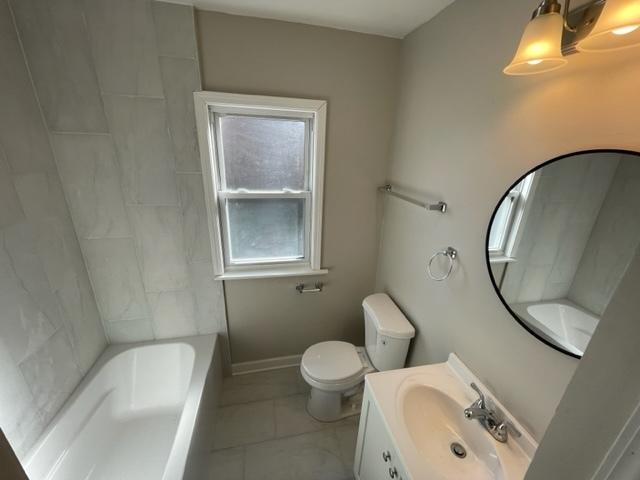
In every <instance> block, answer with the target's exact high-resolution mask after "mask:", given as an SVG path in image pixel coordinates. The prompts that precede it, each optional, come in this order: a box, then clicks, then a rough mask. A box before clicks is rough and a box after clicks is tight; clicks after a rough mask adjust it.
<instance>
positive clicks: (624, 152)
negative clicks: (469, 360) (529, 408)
mask: <svg viewBox="0 0 640 480" xmlns="http://www.w3.org/2000/svg"><path fill="white" fill-rule="evenodd" d="M589 153H619V154H621V155H633V156H636V157H638V158H640V152H635V151H633V150H624V149H617V148H597V149H593V150H580V151H577V152H572V153H567V154H565V155H561V156H559V157H555V158H552V159H551V160H547V161H546V162H544V163H541V164H540V165H536V166H535V167H533V168H532V169H530V170H529V171H527V172H526V173H524V174H523V175H521V176H520V177H519V178H518V179H517V180H516V181H515V182H513V183H512V184H511V185H510V186H509V188H507V190H506V191H505V193H504V194H503V195H502V196H501V197H500V199H499V200H498V202H497V204H496V206H495V208H494V209H493V213H492V214H491V218H490V219H489V226H488V227H487V233H486V237H485V246H484V252H485V259H486V262H487V272H488V273H489V278H490V279H491V284H492V285H493V289H494V290H495V292H496V295H497V296H498V298H499V299H500V301H501V302H502V305H504V308H506V309H507V311H508V312H509V313H510V314H511V316H512V317H513V318H514V319H515V320H516V321H517V322H518V323H519V324H520V325H521V326H522V327H523V328H524V329H525V330H526V331H527V332H529V333H530V334H531V335H533V336H534V337H536V338H537V339H538V340H540V341H541V342H542V343H544V344H546V345H548V346H549V347H551V348H553V349H554V350H557V351H558V352H560V353H563V354H565V355H568V356H570V357H573V358H577V359H578V360H579V359H581V358H582V356H580V355H576V354H575V353H571V352H567V351H566V350H564V349H563V348H561V347H559V346H558V345H556V344H554V343H552V342H550V341H549V340H547V339H546V338H544V337H543V336H541V335H540V334H539V333H538V332H536V331H535V330H534V329H533V328H531V327H530V326H529V325H528V324H527V323H526V322H525V321H524V320H522V319H521V318H520V317H519V316H518V315H517V314H516V313H515V312H514V311H513V310H512V309H511V307H510V306H509V304H507V302H506V301H505V299H504V298H503V297H502V294H501V293H500V288H499V287H498V284H497V283H496V279H495V278H494V277H493V273H492V270H491V262H490V259H489V234H490V232H491V225H493V220H494V218H495V216H496V213H497V211H498V207H499V206H500V204H501V203H502V201H503V200H504V199H505V197H506V196H507V194H508V193H509V192H510V191H511V189H512V188H513V187H515V186H516V185H517V184H518V183H520V182H521V181H522V180H523V179H524V178H525V177H526V176H527V175H529V174H531V173H533V172H535V171H537V170H540V169H541V168H543V167H546V166H547V165H550V164H552V163H554V162H558V161H560V160H563V159H565V158H568V157H575V156H576V155H584V154H589ZM596 330H597V329H596Z"/></svg>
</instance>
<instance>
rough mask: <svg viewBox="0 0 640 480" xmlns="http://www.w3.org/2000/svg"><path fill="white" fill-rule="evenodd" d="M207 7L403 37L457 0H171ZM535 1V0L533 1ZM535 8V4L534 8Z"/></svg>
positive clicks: (233, 12)
mask: <svg viewBox="0 0 640 480" xmlns="http://www.w3.org/2000/svg"><path fill="white" fill-rule="evenodd" d="M169 1H173V2H174V3H183V4H188V5H194V6H196V7H197V8H201V9H204V10H215V11H217V12H224V13H231V14H234V15H247V16H251V17H261V18H271V19H275V20H285V21H289V22H297V23H306V24H310V25H320V26H323V27H332V28H338V29H341V30H352V31H355V32H363V33H373V34H376V35H384V36H387V37H394V38H404V36H405V35H407V34H408V33H410V32H411V31H412V30H414V29H415V28H417V27H419V26H420V25H422V24H423V23H424V22H426V21H428V20H430V19H431V18H433V17H435V16H436V15H437V14H438V13H439V12H440V11H441V10H442V9H444V8H445V7H446V6H448V5H449V4H451V3H453V1H454V0H169ZM534 3H535V2H534ZM532 8H533V7H532Z"/></svg>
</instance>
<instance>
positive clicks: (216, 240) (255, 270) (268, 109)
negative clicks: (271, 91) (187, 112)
mask: <svg viewBox="0 0 640 480" xmlns="http://www.w3.org/2000/svg"><path fill="white" fill-rule="evenodd" d="M194 102H195V114H196V125H197V129H198V142H199V145H200V160H201V163H202V177H203V181H204V190H205V199H206V204H207V214H208V221H209V233H210V238H211V252H212V257H213V268H214V273H215V277H216V278H217V279H220V280H226V279H241V278H266V277H282V276H298V275H320V274H325V273H327V272H328V270H326V269H322V268H321V248H322V247H321V242H322V194H323V188H324V156H325V130H326V111H327V102H325V101H323V100H308V99H300V98H284V97H267V96H259V95H241V94H232V93H221V92H195V93H194ZM215 114H222V115H224V114H240V115H257V116H272V117H281V118H282V117H286V118H296V119H303V120H305V122H308V124H309V126H310V128H309V129H305V131H308V132H309V135H308V137H309V138H307V139H306V142H307V144H308V148H307V149H306V151H307V152H308V153H306V154H307V155H309V159H308V161H307V162H305V165H306V168H307V169H308V171H307V172H306V176H307V182H308V188H309V190H310V192H307V191H291V192H289V191H286V192H285V193H283V192H282V191H278V192H276V191H273V192H269V191H259V192H247V191H244V190H242V191H224V190H223V188H222V187H223V186H222V182H221V179H222V175H221V169H223V168H224V166H223V165H222V162H220V161H219V159H218V155H217V148H216V141H215V138H216V137H215V135H217V134H219V132H216V130H217V125H216V123H217V122H215ZM239 197H242V198H306V199H307V201H306V202H305V204H306V211H305V222H306V225H305V257H304V258H302V259H283V260H282V261H273V260H270V261H264V260H257V261H256V262H247V261H245V262H236V263H233V264H232V263H231V261H230V258H229V245H228V239H226V238H225V235H224V229H223V227H222V222H226V221H227V218H226V212H225V208H221V207H223V202H224V200H226V199H229V198H239ZM228 230H229V229H228V227H227V231H228Z"/></svg>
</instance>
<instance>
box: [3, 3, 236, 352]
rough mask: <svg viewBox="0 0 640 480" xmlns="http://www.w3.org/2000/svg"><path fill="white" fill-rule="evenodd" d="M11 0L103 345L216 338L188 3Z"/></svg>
mask: <svg viewBox="0 0 640 480" xmlns="http://www.w3.org/2000/svg"><path fill="white" fill-rule="evenodd" d="M9 1H10V4H11V6H12V7H13V10H14V14H15V16H16V20H17V26H18V31H19V34H20V36H21V37H23V44H24V49H25V53H26V57H27V61H28V64H29V66H30V69H31V72H32V74H33V76H34V83H35V87H36V91H37V94H38V96H39V97H40V98H41V99H42V109H43V111H44V114H45V118H46V120H47V126H48V128H49V130H50V132H51V137H52V142H53V147H54V152H55V160H56V162H57V164H58V169H59V171H60V178H61V180H62V187H63V189H64V192H65V195H66V198H67V201H68V203H69V207H70V210H71V214H72V217H73V222H74V225H75V229H76V232H77V235H78V238H79V239H80V245H81V247H82V252H83V254H84V258H85V260H86V266H87V270H88V272H89V276H90V278H91V283H92V285H93V289H94V292H95V297H96V301H97V305H98V309H99V311H100V316H101V318H102V321H103V324H104V330H105V332H106V334H107V336H108V339H109V341H110V342H112V343H119V342H131V341H139V340H151V339H158V338H168V337H179V336H185V335H195V334H207V333H214V332H219V333H222V334H223V335H226V334H225V333H224V332H226V316H225V306H224V295H223V291H222V288H223V287H222V284H221V282H215V281H213V279H212V276H213V269H212V264H211V253H210V244H209V233H208V223H207V217H206V209H205V204H204V189H203V181H202V175H201V169H200V158H199V153H198V147H197V137H196V126H195V116H194V111H193V92H194V91H196V90H199V89H200V73H199V66H198V55H197V46H196V39H195V26H194V16H193V15H194V12H193V9H192V8H191V7H187V6H183V5H174V4H169V3H163V2H156V1H152V0H59V1H57V2H55V8H53V7H52V5H51V4H50V2H48V1H47V0H28V1H26V2H23V1H22V0H9ZM83 19H85V20H86V21H83ZM74 92H75V93H76V94H75V95H74ZM223 343H226V342H223Z"/></svg>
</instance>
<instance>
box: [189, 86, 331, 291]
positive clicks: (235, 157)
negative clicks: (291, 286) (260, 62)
mask: <svg viewBox="0 0 640 480" xmlns="http://www.w3.org/2000/svg"><path fill="white" fill-rule="evenodd" d="M195 104H196V118H197V123H198V134H199V137H200V149H201V157H202V166H203V175H204V180H205V190H206V198H207V208H208V214H209V227H210V233H211V240H212V242H211V243H212V252H213V258H214V269H215V273H216V276H217V277H218V278H223V279H224V278H257V277H270V276H283V275H305V274H309V275H310V274H318V273H326V270H321V267H320V250H321V247H320V241H321V236H322V235H321V233H322V232H321V230H322V190H323V169H324V136H325V135H324V132H325V117H326V102H324V101H318V100H304V99H292V98H278V97H262V96H254V95H235V94H226V93H215V92H198V93H196V94H195Z"/></svg>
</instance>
